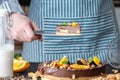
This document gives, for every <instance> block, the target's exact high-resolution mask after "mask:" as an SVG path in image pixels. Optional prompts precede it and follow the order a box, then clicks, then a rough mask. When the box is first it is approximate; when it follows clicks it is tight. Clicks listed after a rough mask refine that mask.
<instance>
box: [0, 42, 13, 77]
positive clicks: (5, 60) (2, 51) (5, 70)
mask: <svg viewBox="0 0 120 80" xmlns="http://www.w3.org/2000/svg"><path fill="white" fill-rule="evenodd" d="M13 57H14V45H11V44H6V45H4V46H1V47H0V77H12V76H13Z"/></svg>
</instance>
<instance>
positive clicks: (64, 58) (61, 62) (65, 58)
mask: <svg viewBox="0 0 120 80" xmlns="http://www.w3.org/2000/svg"><path fill="white" fill-rule="evenodd" d="M66 63H67V57H66V56H63V58H62V59H61V60H60V64H61V65H63V64H66Z"/></svg>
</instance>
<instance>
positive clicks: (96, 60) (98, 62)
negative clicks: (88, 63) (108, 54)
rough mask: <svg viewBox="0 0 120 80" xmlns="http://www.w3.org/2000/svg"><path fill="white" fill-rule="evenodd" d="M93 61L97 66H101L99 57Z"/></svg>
mask: <svg viewBox="0 0 120 80" xmlns="http://www.w3.org/2000/svg"><path fill="white" fill-rule="evenodd" d="M93 61H94V62H95V64H97V65H99V64H100V62H101V61H100V59H99V58H98V57H97V56H95V57H94V58H93Z"/></svg>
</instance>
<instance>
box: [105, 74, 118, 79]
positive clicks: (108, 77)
mask: <svg viewBox="0 0 120 80" xmlns="http://www.w3.org/2000/svg"><path fill="white" fill-rule="evenodd" d="M106 79H107V80H116V76H115V75H114V74H109V75H108V76H107V78H106Z"/></svg>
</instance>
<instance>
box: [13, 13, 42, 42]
mask: <svg viewBox="0 0 120 80" xmlns="http://www.w3.org/2000/svg"><path fill="white" fill-rule="evenodd" d="M11 17H12V19H13V27H12V29H11V31H12V36H13V38H14V39H15V40H18V41H23V42H31V41H33V40H36V39H39V40H42V35H41V36H35V34H34V32H33V31H35V30H39V28H38V26H37V25H36V24H35V23H34V22H33V21H32V20H30V19H29V18H28V17H26V16H24V15H22V14H18V13H13V14H12V15H11Z"/></svg>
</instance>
